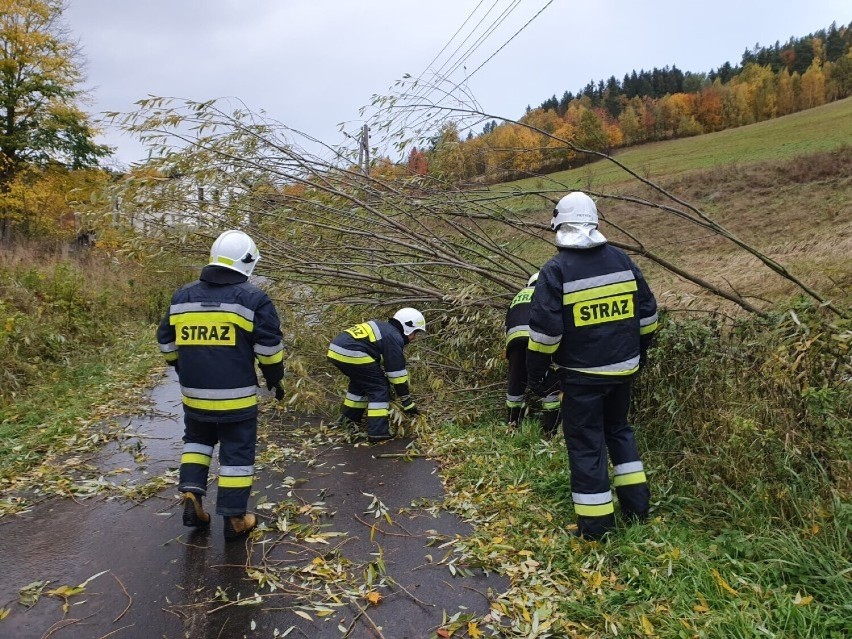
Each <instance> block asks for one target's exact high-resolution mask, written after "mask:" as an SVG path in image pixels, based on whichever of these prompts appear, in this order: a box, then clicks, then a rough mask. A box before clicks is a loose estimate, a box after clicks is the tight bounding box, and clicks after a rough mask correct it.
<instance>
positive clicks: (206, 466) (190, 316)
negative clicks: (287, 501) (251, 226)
mask: <svg viewBox="0 0 852 639" xmlns="http://www.w3.org/2000/svg"><path fill="white" fill-rule="evenodd" d="M259 259H260V253H259V251H258V250H257V247H256V246H255V243H254V241H252V239H251V238H250V237H249V236H248V235H246V234H245V233H243V232H242V231H236V230H231V231H225V232H224V233H222V234H221V235H220V236H219V237H218V239H217V240H216V241H215V242H214V243H213V246H212V248H211V250H210V263H209V264H208V265H207V266H205V267H204V268H203V269H202V271H201V275H200V277H199V279H198V280H196V281H195V282H192V283H190V284H187V285H185V286H183V287H182V288H180V289H178V291H177V292H176V293H175V294H174V295H173V296H172V301H171V305H170V306H169V309H168V311H167V312H166V315H165V317H164V318H163V320H162V321H161V322H160V325H159V328H158V329H157V341H158V342H159V345H160V351H161V352H162V353H163V355H164V356H165V358H166V361H167V362H168V363H169V364H170V365H172V366H174V368H175V371H176V372H177V374H178V378H179V380H180V390H181V395H182V396H183V409H184V436H183V442H184V445H183V454H182V455H181V464H180V479H179V483H178V490H179V491H180V492H181V496H182V499H183V503H184V511H183V523H184V525H185V526H190V527H193V528H206V527H208V526H209V525H210V515H209V514H208V513H207V512H206V511H205V510H204V508H203V505H202V500H203V498H204V496H205V495H206V494H207V475H208V472H209V470H210V461H211V459H212V458H213V450H214V448H215V446H216V444H219V479H218V492H217V499H216V514H217V515H221V516H222V518H223V522H224V535H225V539H226V540H227V541H232V540H235V539H239V538H240V537H243V536H245V535H246V534H248V533H249V532H250V531H251V530H252V529H253V528H254V527H255V526H256V524H257V519H256V517H255V516H254V515H253V514H251V513H249V512H248V500H249V495H250V493H251V487H252V481H253V477H254V461H255V447H256V442H257V401H258V400H257V372H256V369H255V363H257V364H258V365H259V367H260V371H261V373H262V374H263V377H264V378H265V380H266V386H267V388H268V389H270V390H274V392H275V397H276V399H278V400H279V401H280V400H281V399H283V398H284V389H283V385H282V380H283V378H284V344H283V340H282V334H281V325H280V321H279V318H278V312H277V311H276V310H275V306H274V305H273V303H272V301H271V300H270V299H269V297H268V296H267V295H266V293H264V292H263V291H262V290H261V289H259V288H258V287H256V286H254V285H253V284H250V283H249V282H248V277H249V275H251V273H252V271H253V270H254V267H255V266H256V265H257V262H258V260H259Z"/></svg>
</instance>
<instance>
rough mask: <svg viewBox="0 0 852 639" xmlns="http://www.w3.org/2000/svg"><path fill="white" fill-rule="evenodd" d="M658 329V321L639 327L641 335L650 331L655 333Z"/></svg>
mask: <svg viewBox="0 0 852 639" xmlns="http://www.w3.org/2000/svg"><path fill="white" fill-rule="evenodd" d="M656 330H657V322H654V323H653V324H648V325H647V326H641V327H640V328H639V334H640V335H647V334H648V333H653V332H654V331H656Z"/></svg>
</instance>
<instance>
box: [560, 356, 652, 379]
mask: <svg viewBox="0 0 852 639" xmlns="http://www.w3.org/2000/svg"><path fill="white" fill-rule="evenodd" d="M565 368H567V369H568V370H570V371H577V372H578V373H591V374H593V375H631V374H633V373H635V372H636V371H637V370H639V356H638V355H637V356H636V357H631V358H630V359H628V360H625V361H623V362H618V363H617V364H607V365H606V366H592V367H590V368H574V367H569V366H566V367H565Z"/></svg>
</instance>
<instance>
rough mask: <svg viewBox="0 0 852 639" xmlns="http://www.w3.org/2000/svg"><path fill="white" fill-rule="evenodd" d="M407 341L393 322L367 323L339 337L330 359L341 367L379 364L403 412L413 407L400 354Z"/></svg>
mask: <svg viewBox="0 0 852 639" xmlns="http://www.w3.org/2000/svg"><path fill="white" fill-rule="evenodd" d="M407 343H408V340H407V339H406V337H405V334H404V333H403V332H402V326H400V325H399V323H398V322H397V321H396V320H392V321H391V322H380V321H376V320H370V321H368V322H364V323H363V324H356V325H355V326H352V327H350V328H347V329H346V330H345V331H343V332H341V333H339V334H338V335H337V336H336V337H335V338H334V339H333V340H331V344H330V345H329V347H328V357H329V359H332V360H335V361H338V362H342V363H344V364H355V365H361V364H374V363H376V364H379V365H380V366H381V367H382V368H383V369H384V371H385V375H386V376H387V378H388V381H390V383H391V384H393V389H394V392H395V393H396V395H397V397H399V398H400V400H402V402H403V407H404V408H410V407H411V406H413V405H414V402H412V401H411V400H410V398H409V395H408V371H407V370H406V368H405V355H404V354H403V352H402V350H403V348H405V345H406V344H407Z"/></svg>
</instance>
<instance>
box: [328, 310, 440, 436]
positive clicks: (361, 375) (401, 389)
mask: <svg viewBox="0 0 852 639" xmlns="http://www.w3.org/2000/svg"><path fill="white" fill-rule="evenodd" d="M425 334H426V320H425V319H424V318H423V313H421V312H420V311H418V310H417V309H414V308H401V309H400V310H398V311H397V312H396V313H395V314H394V316H393V317H392V318H390V319H389V320H388V321H387V322H381V321H376V320H369V321H367V322H364V323H362V324H356V325H355V326H352V327H350V328H347V329H346V330H345V331H343V332H342V333H340V334H338V335H337V336H336V337H335V338H334V339H333V340H332V341H331V344H330V345H329V347H328V354H327V355H328V359H329V360H330V361H331V363H332V364H334V365H335V366H336V367H337V368H338V369H340V372H342V373H343V374H344V375H346V377H348V378H349V388H348V390H347V392H346V398H345V399H344V400H343V411H342V414H341V422H342V423H353V424H360V423H361V419H362V417H363V416H364V411H365V410H366V411H367V439H369V440H370V441H371V442H379V441H383V440H385V439H390V438H391V437H392V435H391V432H390V421H389V419H388V410H389V408H390V400H391V395H390V386H393V389H394V393H395V394H396V396H397V398H398V399H399V401H400V403H401V404H402V410H403V412H404V413H405V414H406V415H411V416H414V415H418V414H419V410H418V409H417V406H416V405H415V403H414V400H413V399H412V398H411V395H410V394H409V391H408V371H407V370H406V368H405V356H404V355H403V352H402V351H403V349H404V348H405V346H406V345H407V344H409V343H410V342H413V341H414V340H415V339H417V338H418V337H419V336H421V335H425Z"/></svg>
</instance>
